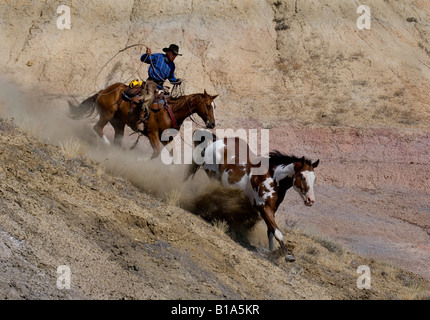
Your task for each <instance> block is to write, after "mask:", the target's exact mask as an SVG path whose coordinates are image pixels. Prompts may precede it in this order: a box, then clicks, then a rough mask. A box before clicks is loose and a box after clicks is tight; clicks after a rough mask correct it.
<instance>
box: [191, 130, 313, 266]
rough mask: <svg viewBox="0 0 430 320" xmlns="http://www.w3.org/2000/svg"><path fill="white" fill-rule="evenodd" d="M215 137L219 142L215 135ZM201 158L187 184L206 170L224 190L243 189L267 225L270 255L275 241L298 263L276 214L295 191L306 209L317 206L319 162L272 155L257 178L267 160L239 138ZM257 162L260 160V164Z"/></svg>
mask: <svg viewBox="0 0 430 320" xmlns="http://www.w3.org/2000/svg"><path fill="white" fill-rule="evenodd" d="M213 137H214V138H216V137H215V135H213ZM214 140H216V139H214ZM201 155H202V161H199V163H200V164H196V163H195V162H193V164H191V165H189V167H188V169H187V171H186V172H185V179H184V180H185V181H187V180H188V179H189V177H190V176H193V177H194V174H195V173H196V172H197V170H198V169H199V168H200V167H201V166H203V168H204V170H205V172H206V173H207V175H208V176H209V177H210V178H213V179H217V180H218V181H220V182H221V184H222V185H223V186H225V187H236V188H239V189H241V190H242V191H243V193H244V195H245V197H246V198H248V200H249V202H250V204H251V206H252V207H253V209H254V210H257V211H258V213H259V214H260V216H261V218H263V220H264V222H265V223H266V226H267V236H268V240H269V249H270V251H273V249H274V246H273V237H275V239H276V240H277V241H278V242H279V245H280V246H281V250H282V254H283V255H284V256H285V260H286V261H288V262H293V261H295V258H294V256H293V255H292V254H289V253H288V250H287V248H286V246H285V244H284V242H283V235H282V232H281V231H280V230H279V227H278V226H277V224H276V221H275V213H276V211H277V210H278V208H279V206H280V204H281V203H282V201H283V200H284V197H285V194H286V192H287V190H288V189H290V188H291V187H293V189H294V190H296V191H297V192H298V193H299V194H300V196H301V197H302V199H303V201H304V204H305V205H306V206H312V205H313V204H314V202H315V195H314V182H315V173H314V169H315V168H316V167H317V166H318V164H319V160H317V161H315V162H314V163H312V162H311V161H310V160H309V159H306V158H305V157H302V158H299V157H296V156H289V155H285V154H283V153H281V152H279V151H272V152H270V153H269V157H268V159H267V157H266V158H265V159H266V160H268V161H267V162H266V165H265V168H264V169H263V170H260V171H259V172H258V174H253V172H256V171H253V169H256V168H257V167H259V169H261V168H262V167H261V166H262V164H263V162H261V159H263V158H258V157H257V156H256V155H255V154H253V153H252V151H251V150H250V148H249V145H248V144H247V143H246V142H245V141H244V140H241V139H239V138H237V137H236V138H224V139H218V140H216V141H215V142H214V143H212V144H209V145H208V146H207V147H206V148H205V149H204V150H203V151H202V153H201ZM243 155H245V157H243ZM241 156H242V158H241ZM241 159H242V160H241ZM256 159H257V160H258V159H260V162H258V161H256ZM256 173H257V172H256ZM250 215H251V213H250Z"/></svg>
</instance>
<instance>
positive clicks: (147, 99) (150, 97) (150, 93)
mask: <svg viewBox="0 0 430 320" xmlns="http://www.w3.org/2000/svg"><path fill="white" fill-rule="evenodd" d="M156 90H157V84H156V83H155V82H154V81H151V80H147V81H146V83H145V87H144V88H143V90H142V94H143V110H144V112H145V115H148V114H149V108H150V107H151V104H152V102H153V101H154V96H155V91H156Z"/></svg>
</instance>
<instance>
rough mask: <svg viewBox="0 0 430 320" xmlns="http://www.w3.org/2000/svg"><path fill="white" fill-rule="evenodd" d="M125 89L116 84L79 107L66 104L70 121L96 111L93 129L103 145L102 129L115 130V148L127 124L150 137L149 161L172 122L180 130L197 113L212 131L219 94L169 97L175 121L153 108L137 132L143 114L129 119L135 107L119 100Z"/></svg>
mask: <svg viewBox="0 0 430 320" xmlns="http://www.w3.org/2000/svg"><path fill="white" fill-rule="evenodd" d="M126 88H127V86H126V85H125V84H123V83H115V84H113V85H111V86H109V87H107V88H106V89H104V90H101V91H99V92H98V93H96V94H94V95H93V96H91V97H89V98H87V99H86V100H84V101H83V102H82V103H81V104H79V105H78V103H76V102H72V101H68V102H69V111H70V116H71V117H72V118H73V119H82V118H84V117H90V116H91V115H93V114H94V111H95V110H97V112H98V114H99V115H100V118H99V120H98V122H97V123H96V124H95V125H94V130H95V131H96V133H97V135H98V136H99V137H100V138H102V139H103V140H104V142H105V143H106V144H110V142H109V140H108V139H107V138H106V136H105V135H104V134H103V128H104V127H105V126H106V124H107V123H108V122H109V123H110V124H111V125H112V126H113V128H114V130H115V138H114V142H115V144H117V145H121V144H122V140H123V136H124V129H125V125H128V126H129V127H130V128H131V129H132V130H134V131H137V132H141V133H142V134H143V135H145V136H147V137H148V138H149V141H150V143H151V146H152V149H153V155H152V158H155V157H157V156H158V155H159V154H160V151H161V148H160V142H162V143H163V144H165V143H166V142H164V141H161V135H162V133H163V131H164V130H166V129H169V128H173V127H174V123H175V122H176V125H177V126H176V129H178V130H179V127H180V126H181V124H182V123H183V121H184V120H185V119H186V118H187V117H189V116H191V115H192V114H194V113H197V114H198V115H199V116H200V118H202V120H203V121H204V122H205V124H206V127H207V128H209V129H212V128H214V127H215V115H214V112H215V111H214V108H215V104H214V102H213V101H214V99H215V98H216V97H217V96H218V95H215V96H211V95H209V94H207V93H206V90H205V91H204V93H196V94H191V95H185V96H181V97H179V98H168V99H167V102H168V105H169V106H170V107H171V110H172V111H173V118H174V119H172V118H171V116H170V115H169V112H168V110H167V109H166V108H160V109H152V111H151V114H150V117H149V119H148V121H147V123H146V125H145V126H144V129H143V130H140V129H138V124H139V121H140V118H141V116H142V114H139V113H138V112H135V113H134V115H133V116H132V117H131V118H130V117H129V115H128V114H129V110H130V107H136V106H135V105H134V106H133V104H130V102H126V101H124V100H123V99H122V93H123V91H124V90H125V89H126Z"/></svg>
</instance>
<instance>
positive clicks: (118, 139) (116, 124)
mask: <svg viewBox="0 0 430 320" xmlns="http://www.w3.org/2000/svg"><path fill="white" fill-rule="evenodd" d="M110 123H111V124H112V126H113V129H114V130H115V138H114V143H115V144H116V145H117V146H119V147H121V146H122V140H123V137H124V128H125V123H123V122H121V121H119V120H117V119H115V120H113V119H112V120H111V121H110Z"/></svg>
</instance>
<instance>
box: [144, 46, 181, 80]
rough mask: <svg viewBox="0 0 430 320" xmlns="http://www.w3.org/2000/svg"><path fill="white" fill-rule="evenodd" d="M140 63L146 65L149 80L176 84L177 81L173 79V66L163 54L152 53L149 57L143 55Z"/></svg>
mask: <svg viewBox="0 0 430 320" xmlns="http://www.w3.org/2000/svg"><path fill="white" fill-rule="evenodd" d="M140 61H142V62H145V63H148V64H149V65H150V66H149V69H148V75H149V77H150V78H152V79H155V80H158V81H163V82H164V81H166V80H167V79H169V81H170V82H176V81H178V79H176V77H175V64H174V63H173V61H170V60H169V58H167V56H166V55H165V54H162V53H153V54H151V55H149V56H148V55H147V54H143V55H142V56H141V57H140Z"/></svg>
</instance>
